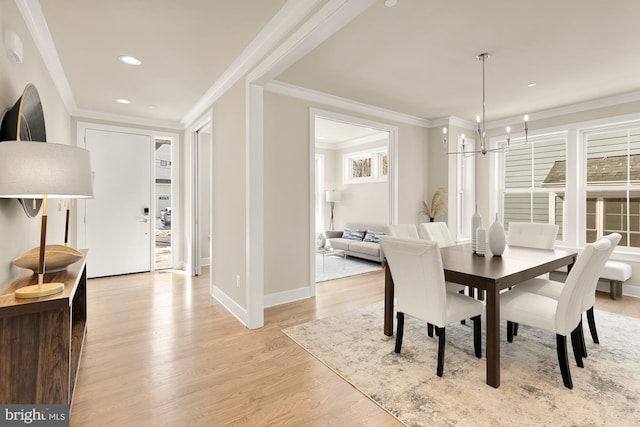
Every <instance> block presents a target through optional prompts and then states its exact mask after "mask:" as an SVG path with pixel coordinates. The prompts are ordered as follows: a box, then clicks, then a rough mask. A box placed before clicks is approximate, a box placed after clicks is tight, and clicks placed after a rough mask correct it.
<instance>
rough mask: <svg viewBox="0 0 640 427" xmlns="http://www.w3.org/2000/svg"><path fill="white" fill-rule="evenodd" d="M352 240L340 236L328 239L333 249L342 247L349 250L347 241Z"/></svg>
mask: <svg viewBox="0 0 640 427" xmlns="http://www.w3.org/2000/svg"><path fill="white" fill-rule="evenodd" d="M351 242H353V240H349V239H343V238H342V237H338V238H335V239H329V244H330V245H331V247H332V248H334V249H342V250H343V251H348V250H349V243H351Z"/></svg>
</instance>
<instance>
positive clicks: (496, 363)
mask: <svg viewBox="0 0 640 427" xmlns="http://www.w3.org/2000/svg"><path fill="white" fill-rule="evenodd" d="M486 297H487V307H486V310H487V311H486V313H487V314H486V315H487V384H489V385H490V386H492V387H495V388H498V387H500V291H499V290H498V289H497V288H493V289H487V291H486Z"/></svg>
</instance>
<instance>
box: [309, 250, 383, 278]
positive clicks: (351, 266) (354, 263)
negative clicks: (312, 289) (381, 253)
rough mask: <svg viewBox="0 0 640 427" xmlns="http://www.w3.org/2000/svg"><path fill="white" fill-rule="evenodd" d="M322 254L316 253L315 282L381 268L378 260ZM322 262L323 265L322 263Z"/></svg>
mask: <svg viewBox="0 0 640 427" xmlns="http://www.w3.org/2000/svg"><path fill="white" fill-rule="evenodd" d="M322 258H323V256H322V255H321V254H316V282H324V281H327V280H334V279H340V278H342V277H349V276H355V275H358V274H364V273H370V272H372V271H378V270H382V265H381V264H380V263H379V262H373V261H368V260H366V259H360V258H354V257H347V258H346V259H345V258H343V257H341V256H333V255H329V256H324V260H323V259H322ZM323 262H324V265H323Z"/></svg>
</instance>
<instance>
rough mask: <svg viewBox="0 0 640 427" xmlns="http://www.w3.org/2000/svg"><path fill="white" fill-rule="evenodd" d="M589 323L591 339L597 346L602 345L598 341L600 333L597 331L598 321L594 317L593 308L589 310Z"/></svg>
mask: <svg viewBox="0 0 640 427" xmlns="http://www.w3.org/2000/svg"><path fill="white" fill-rule="evenodd" d="M587 322H589V331H591V338H593V342H594V343H596V344H600V340H598V331H597V330H596V319H595V318H594V317H593V307H591V308H590V309H589V310H587Z"/></svg>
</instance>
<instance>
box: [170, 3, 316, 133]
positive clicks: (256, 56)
mask: <svg viewBox="0 0 640 427" xmlns="http://www.w3.org/2000/svg"><path fill="white" fill-rule="evenodd" d="M318 3H320V0H289V1H287V3H286V4H285V5H284V6H283V7H282V8H281V9H280V10H279V11H278V13H277V14H276V15H275V16H274V17H273V18H271V20H270V21H269V23H268V24H267V25H266V26H265V27H264V28H263V29H262V30H261V31H260V32H259V33H258V35H257V36H256V37H255V38H254V39H253V40H252V41H251V43H249V45H248V46H247V47H246V48H245V49H244V50H243V51H242V53H241V54H240V56H239V57H238V58H236V59H235V61H233V63H232V64H231V65H230V66H229V68H227V69H226V70H225V72H224V73H223V74H222V76H220V78H219V79H218V80H217V81H216V82H215V83H214V84H213V86H211V87H210V88H209V90H207V91H206V92H205V94H204V95H203V96H202V97H201V98H200V99H199V100H198V102H196V104H195V105H194V106H193V107H191V109H190V110H189V111H188V112H187V113H186V114H185V115H184V116H183V117H182V120H181V122H182V124H183V127H185V128H186V127H187V126H189V124H190V123H191V122H192V121H194V120H196V119H197V118H198V117H199V116H200V115H202V113H203V112H204V111H206V110H207V109H208V108H210V106H211V104H213V103H214V102H215V101H216V100H217V99H218V98H220V97H221V96H222V95H223V94H224V93H225V92H226V91H227V90H229V89H230V88H231V87H232V86H233V85H234V84H235V83H236V82H237V81H238V80H240V78H241V77H242V76H244V75H245V74H246V73H247V72H249V71H250V70H251V68H253V67H254V66H255V65H256V64H257V63H258V61H259V60H260V59H261V58H262V57H263V56H264V55H266V54H267V53H268V52H269V51H270V50H272V49H273V48H274V47H275V46H276V45H277V43H278V42H279V41H280V40H281V39H282V37H284V36H286V35H287V34H288V33H290V32H291V31H292V30H293V29H294V28H295V27H296V25H298V24H299V23H300V21H301V20H302V19H303V18H304V17H306V16H307V15H308V14H309V13H310V12H311V11H312V10H313V8H315V7H316V5H317V4H318Z"/></svg>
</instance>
